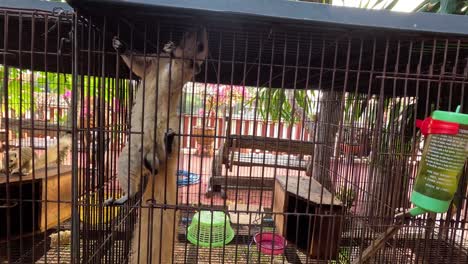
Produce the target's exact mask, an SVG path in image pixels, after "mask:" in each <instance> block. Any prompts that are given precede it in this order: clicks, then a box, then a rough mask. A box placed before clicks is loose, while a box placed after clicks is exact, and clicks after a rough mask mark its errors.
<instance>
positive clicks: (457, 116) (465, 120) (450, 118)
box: [432, 106, 468, 125]
mask: <svg viewBox="0 0 468 264" xmlns="http://www.w3.org/2000/svg"><path fill="white" fill-rule="evenodd" d="M432 119H437V120H442V121H447V122H452V123H458V124H462V125H468V114H462V113H460V106H458V107H457V109H456V110H455V112H448V111H440V110H436V111H434V112H432Z"/></svg>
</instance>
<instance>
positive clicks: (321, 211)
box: [273, 175, 343, 260]
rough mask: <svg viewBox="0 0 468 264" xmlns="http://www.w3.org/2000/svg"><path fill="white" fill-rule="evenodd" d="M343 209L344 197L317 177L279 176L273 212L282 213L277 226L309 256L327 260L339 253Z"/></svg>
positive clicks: (277, 216)
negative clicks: (335, 194)
mask: <svg viewBox="0 0 468 264" xmlns="http://www.w3.org/2000/svg"><path fill="white" fill-rule="evenodd" d="M342 210H343V207H342V203H341V201H339V200H338V199H336V198H334V197H332V194H331V193H330V192H329V191H328V190H327V189H325V188H323V187H322V185H321V184H320V183H318V182H317V181H316V180H314V179H312V178H309V177H305V176H300V177H299V176H293V175H289V176H288V177H286V176H281V175H278V176H276V179H275V195H274V201H273V212H274V213H281V214H276V215H275V225H276V228H277V230H278V232H279V233H280V234H281V235H283V236H284V237H285V238H286V239H287V240H288V241H289V242H291V243H294V244H296V245H297V246H298V248H299V249H301V250H305V251H307V252H308V254H309V255H310V257H312V258H314V259H328V260H330V259H336V258H337V257H338V250H339V247H338V246H339V245H338V243H339V241H340V236H341V217H340V214H341V212H342ZM295 212H297V213H306V212H307V213H308V214H307V215H297V214H294V213H295ZM283 213H292V214H290V215H285V214H283Z"/></svg>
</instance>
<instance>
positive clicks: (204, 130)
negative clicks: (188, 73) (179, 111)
mask: <svg viewBox="0 0 468 264" xmlns="http://www.w3.org/2000/svg"><path fill="white" fill-rule="evenodd" d="M245 95H246V90H245V88H244V87H243V86H232V85H216V84H208V85H207V87H206V89H204V93H203V98H202V101H204V104H205V107H204V108H200V109H199V110H198V117H199V118H198V123H197V125H196V126H194V127H193V128H192V133H193V135H195V142H196V143H197V153H196V154H198V155H201V154H203V153H205V154H208V155H210V156H211V154H212V150H213V143H214V139H215V138H214V136H215V133H216V131H215V128H214V124H215V123H216V120H215V119H216V117H217V115H216V114H217V113H219V111H220V110H221V112H222V115H223V116H225V115H226V109H227V108H228V107H229V106H231V107H233V106H235V105H237V104H238V103H239V102H240V101H241V100H242V97H243V96H245Z"/></svg>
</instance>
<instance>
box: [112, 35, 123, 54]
mask: <svg viewBox="0 0 468 264" xmlns="http://www.w3.org/2000/svg"><path fill="white" fill-rule="evenodd" d="M112 47H114V49H115V50H116V51H118V52H120V53H123V52H125V50H126V45H125V43H123V42H122V41H121V40H120V39H119V38H118V37H117V36H115V37H113V38H112Z"/></svg>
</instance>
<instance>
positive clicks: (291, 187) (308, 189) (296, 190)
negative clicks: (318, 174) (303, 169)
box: [275, 175, 342, 207]
mask: <svg viewBox="0 0 468 264" xmlns="http://www.w3.org/2000/svg"><path fill="white" fill-rule="evenodd" d="M276 182H277V183H278V184H279V187H281V190H277V191H278V192H288V193H289V194H291V195H295V196H297V197H299V198H301V199H303V200H304V201H309V202H312V203H314V204H316V205H332V204H333V205H336V206H340V207H341V205H342V204H341V201H340V200H338V199H337V198H336V197H332V194H331V193H330V192H329V191H328V190H327V189H325V188H323V187H322V185H321V184H320V183H319V182H318V181H316V180H315V179H314V178H311V177H297V176H296V175H289V176H288V177H286V176H284V175H277V176H276ZM286 184H287V186H286ZM275 191H276V189H275Z"/></svg>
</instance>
